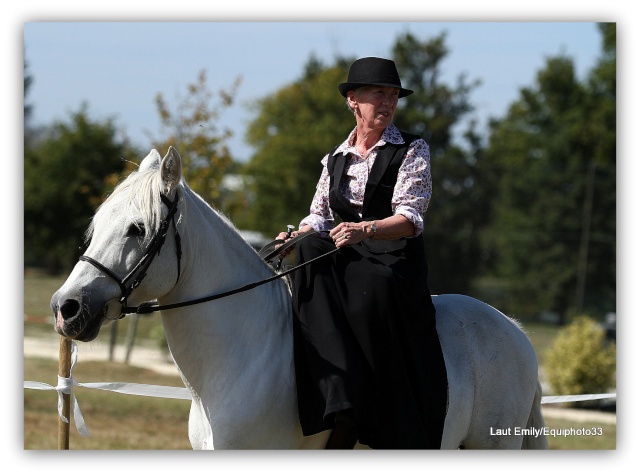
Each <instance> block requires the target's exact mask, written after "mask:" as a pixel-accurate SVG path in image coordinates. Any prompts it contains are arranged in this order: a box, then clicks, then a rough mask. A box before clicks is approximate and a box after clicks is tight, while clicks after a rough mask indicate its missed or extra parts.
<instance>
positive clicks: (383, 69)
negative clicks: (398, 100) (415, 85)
mask: <svg viewBox="0 0 640 475" xmlns="http://www.w3.org/2000/svg"><path fill="white" fill-rule="evenodd" d="M362 86H383V87H397V88H398V89H400V94H399V97H405V96H408V95H409V94H413V91H412V90H410V89H404V88H403V87H402V84H401V83H400V76H399V75H398V70H397V69H396V63H394V62H393V61H391V60H390V59H383V58H360V59H357V60H356V61H354V62H353V64H352V65H351V67H350V68H349V76H348V77H347V82H343V83H342V84H339V85H338V90H339V91H340V94H342V95H343V96H344V97H347V92H349V91H353V90H355V89H357V88H359V87H362Z"/></svg>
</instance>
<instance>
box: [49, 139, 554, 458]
mask: <svg viewBox="0 0 640 475" xmlns="http://www.w3.org/2000/svg"><path fill="white" fill-rule="evenodd" d="M161 195H164V197H163V198H161ZM167 198H168V199H167ZM165 205H166V206H165ZM169 213H171V214H169ZM173 213H175V215H172V214H173ZM168 214H169V216H168ZM163 220H164V224H162V222H163ZM167 227H168V228H169V229H168V230H167ZM174 227H175V229H174ZM159 228H162V229H164V231H165V233H166V242H165V243H164V246H163V247H162V252H160V248H159V247H158V246H157V242H158V239H157V238H156V239H155V241H153V238H154V236H156V235H158V229H159ZM162 229H161V231H160V233H162ZM178 232H179V235H180V236H181V240H180V241H181V242H179V241H178V234H177V233H178ZM88 235H89V236H91V243H90V245H89V247H88V249H87V251H86V253H85V256H83V258H81V261H80V262H78V264H76V266H75V268H74V269H73V271H72V273H71V274H70V276H69V277H68V279H67V281H66V282H65V283H64V284H63V286H62V287H61V288H60V289H59V290H58V291H57V292H56V293H55V294H54V295H53V297H52V300H51V306H52V309H53V312H54V316H55V328H56V330H57V331H58V332H59V333H60V334H62V335H65V336H67V337H69V338H73V339H76V340H80V341H90V340H92V339H94V338H95V337H96V336H97V335H98V332H99V330H100V327H101V326H102V324H103V323H104V322H105V321H108V320H113V319H116V318H119V317H121V314H122V309H123V306H125V307H126V305H127V304H128V305H134V306H137V305H141V304H143V303H144V302H150V301H154V300H157V303H158V304H160V305H167V304H172V303H176V302H184V301H188V300H192V299H197V298H200V297H203V296H208V295H211V294H215V293H217V292H225V291H229V290H232V289H236V288H238V287H242V286H244V285H245V284H247V283H251V282H256V281H258V280H261V279H266V278H269V277H273V276H274V271H273V270H272V268H271V267H270V266H269V265H267V264H266V263H265V262H264V261H263V260H262V259H261V258H260V257H259V255H258V253H256V252H255V251H254V250H253V248H251V247H250V246H249V244H247V243H246V242H245V241H244V240H243V239H242V238H241V237H240V235H239V233H238V232H237V230H236V229H235V228H234V227H233V226H232V225H231V224H230V223H229V221H228V220H227V219H225V218H224V217H223V216H221V215H220V214H218V213H217V212H216V211H214V210H213V209H212V208H211V207H210V206H209V205H208V204H207V203H205V201H204V200H202V199H201V198H200V197H199V196H198V195H197V194H196V193H195V192H193V191H192V190H191V189H190V188H189V187H188V185H187V184H186V183H185V181H184V179H183V178H182V162H181V159H180V156H179V154H178V153H177V152H176V150H175V149H174V148H173V147H171V148H170V149H169V151H168V153H167V155H166V156H165V157H164V158H162V157H161V156H160V155H159V154H158V152H157V151H155V150H152V151H151V152H150V153H149V155H148V156H147V157H146V158H145V159H144V160H143V162H142V163H141V165H140V168H139V170H138V171H136V172H133V173H131V174H130V175H129V177H128V178H127V179H126V180H124V181H123V182H122V183H121V184H120V185H119V186H118V187H117V188H116V189H115V190H114V192H113V193H112V194H111V196H110V197H109V198H108V199H107V200H106V201H105V203H104V204H103V205H102V206H101V207H100V208H99V209H98V211H97V213H96V215H95V216H94V218H93V221H92V224H91V226H90V229H89V231H88ZM161 245H162V244H160V246H161ZM154 246H156V247H154ZM149 247H151V248H152V249H151V251H150V252H147V253H146V254H145V251H146V250H148V249H149ZM177 248H181V250H182V257H181V258H180V257H179V254H178V257H176V256H177V254H176V251H177ZM145 256H146V257H145ZM149 256H152V257H149ZM151 260H152V261H153V262H151ZM140 261H143V264H141V265H138V263H139V262H140ZM143 273H144V274H146V277H143V278H140V276H139V274H143ZM123 276H127V278H124V277H123ZM131 279H136V280H137V281H138V282H136V283H135V284H129V285H128V282H129V280H131ZM433 302H434V304H435V307H436V320H437V330H438V334H439V336H440V339H441V344H442V350H443V353H444V360H445V365H446V369H447V374H448V378H449V382H448V383H449V401H448V408H447V414H446V419H445V425H444V432H443V436H442V445H441V448H442V449H458V448H462V447H464V448H468V449H479V448H486V449H520V448H546V447H547V445H546V439H545V438H544V436H542V435H539V436H536V435H534V429H540V428H541V427H543V426H544V421H543V419H542V414H541V410H540V399H541V388H540V384H539V382H538V367H537V361H536V356H535V353H534V351H533V348H532V347H531V344H530V342H529V340H528V339H527V337H526V336H525V334H524V333H523V332H522V331H521V329H520V327H519V326H518V325H517V324H516V323H515V322H514V321H512V320H511V319H509V318H508V317H506V316H505V315H503V314H502V313H500V312H498V311H497V310H495V309H494V308H492V307H490V306H489V305H487V304H485V303H482V302H480V301H478V300H475V299H472V298H470V297H466V296H462V295H440V296H434V298H433ZM161 314H162V322H163V325H164V329H165V332H166V336H167V341H168V344H169V348H170V350H171V354H172V356H173V358H174V360H175V363H176V365H177V367H178V370H179V372H180V374H181V376H182V379H183V381H184V384H185V386H186V387H187V388H188V389H189V390H190V391H191V394H192V397H193V400H192V405H191V411H190V415H189V440H190V442H191V445H192V446H193V448H194V449H213V448H214V447H215V448H216V449H241V448H244V449H257V448H264V449H276V448H279V449H302V448H310V449H320V448H323V447H324V446H325V443H326V441H327V439H328V436H329V432H328V431H325V432H322V433H320V434H316V435H314V436H310V437H305V436H303V434H302V431H301V428H300V424H299V421H298V414H297V402H296V386H295V376H294V367H293V351H292V312H291V295H290V291H289V288H288V286H287V284H286V282H285V281H284V278H274V280H272V281H271V282H269V283H267V284H265V285H261V286H258V287H256V288H254V289H252V290H249V291H246V292H242V293H238V294H234V295H231V296H228V297H225V298H220V299H216V300H211V301H208V302H204V303H201V304H198V305H193V306H186V307H182V308H174V309H167V310H163V311H162V312H161ZM425 364H428V362H425ZM527 434H531V435H527Z"/></svg>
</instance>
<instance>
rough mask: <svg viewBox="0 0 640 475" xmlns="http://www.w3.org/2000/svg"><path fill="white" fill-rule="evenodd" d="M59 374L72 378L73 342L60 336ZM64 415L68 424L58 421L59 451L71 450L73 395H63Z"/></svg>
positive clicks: (60, 419)
mask: <svg viewBox="0 0 640 475" xmlns="http://www.w3.org/2000/svg"><path fill="white" fill-rule="evenodd" d="M58 374H59V375H60V376H61V377H63V378H69V377H71V340H70V339H68V338H66V337H64V336H62V335H61V336H60V356H59V361H58ZM62 415H63V416H64V417H66V418H67V421H68V422H65V421H63V420H62V418H59V419H58V450H69V423H70V422H71V395H70V394H63V395H62Z"/></svg>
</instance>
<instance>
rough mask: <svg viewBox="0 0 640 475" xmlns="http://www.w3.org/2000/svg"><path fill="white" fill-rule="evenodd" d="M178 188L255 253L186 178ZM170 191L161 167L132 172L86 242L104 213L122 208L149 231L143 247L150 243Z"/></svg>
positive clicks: (180, 215) (92, 225) (100, 209)
mask: <svg viewBox="0 0 640 475" xmlns="http://www.w3.org/2000/svg"><path fill="white" fill-rule="evenodd" d="M177 189H178V190H179V193H180V194H181V198H180V199H181V200H182V199H184V198H185V197H186V195H187V194H189V195H190V196H191V197H192V198H193V199H194V200H195V202H196V203H199V205H198V206H199V207H200V208H201V209H208V210H210V211H211V216H212V217H213V218H214V219H215V218H217V220H218V221H219V222H220V223H222V226H220V227H219V228H218V231H220V232H222V234H224V235H226V236H227V237H228V238H229V239H231V240H233V241H236V242H243V243H245V244H246V248H245V250H246V249H247V248H248V249H250V250H251V251H254V252H255V250H254V249H253V248H252V247H251V246H250V245H249V243H247V242H246V241H244V239H242V237H241V236H240V232H239V231H238V229H237V228H236V226H235V224H234V223H233V222H232V221H231V220H230V219H229V218H228V217H227V216H226V215H224V214H222V213H220V212H219V211H217V210H216V209H214V208H213V207H212V206H211V205H209V204H208V203H207V202H206V201H205V200H204V199H203V198H202V197H201V196H200V195H199V194H197V193H196V192H194V191H193V190H192V189H191V188H190V187H189V185H188V184H187V182H186V181H185V180H184V177H183V178H182V179H181V180H180V183H179V185H178V188H177ZM166 192H167V190H166V189H165V184H164V182H163V181H162V177H161V176H160V173H158V170H157V168H148V169H143V170H136V171H133V172H131V173H130V174H129V176H127V177H126V178H125V179H124V180H123V181H122V182H120V183H119V184H118V185H117V186H116V187H115V189H114V190H113V191H112V192H111V194H110V195H109V196H108V197H107V199H106V200H105V201H104V202H103V203H102V204H101V205H100V206H99V207H98V209H97V210H96V213H95V215H94V217H93V219H92V220H91V223H90V224H89V227H88V229H87V231H86V233H85V242H86V243H88V242H89V241H90V240H91V236H92V235H93V232H94V229H95V221H96V219H97V218H98V217H99V215H100V214H101V212H102V213H104V212H105V209H107V208H110V207H115V208H117V209H119V210H120V212H124V213H127V214H128V216H129V218H130V219H129V221H128V222H130V223H134V224H137V225H138V226H144V229H145V230H146V232H145V233H144V239H143V242H142V245H147V244H149V242H150V241H151V239H152V238H153V235H154V234H155V233H156V232H157V231H158V229H159V228H160V224H161V223H162V207H163V203H162V199H161V198H160V195H161V194H163V193H166ZM184 218H185V216H184V211H183V212H181V213H178V215H177V222H178V223H179V222H181V221H183V220H184ZM255 254H256V256H257V255H258V254H257V252H256V253H255Z"/></svg>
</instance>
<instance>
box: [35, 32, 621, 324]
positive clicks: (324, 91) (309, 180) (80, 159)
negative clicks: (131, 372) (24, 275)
mask: <svg viewBox="0 0 640 475" xmlns="http://www.w3.org/2000/svg"><path fill="white" fill-rule="evenodd" d="M599 28H600V30H601V33H602V39H603V42H602V45H603V47H602V55H601V57H600V60H599V62H598V64H597V65H596V66H595V67H594V68H593V70H592V71H590V74H589V75H588V77H587V78H586V80H581V79H579V78H577V77H576V72H575V69H574V65H573V62H572V60H571V59H570V58H567V57H563V56H558V57H551V58H548V59H547V62H546V64H545V66H544V67H543V68H542V69H541V70H540V71H538V73H537V75H536V77H534V78H532V83H531V85H530V86H528V87H524V88H522V89H521V91H520V95H519V97H518V98H517V99H516V100H515V101H514V102H513V103H512V104H511V106H510V108H509V110H508V111H507V113H506V115H505V116H504V117H501V118H493V120H492V121H491V124H490V127H489V130H488V131H487V132H486V133H485V132H482V133H481V132H480V131H479V130H478V128H477V125H476V124H475V123H474V121H473V112H474V106H473V104H472V103H471V100H470V95H471V93H472V92H473V90H474V88H475V87H476V86H477V85H478V84H479V82H478V81H477V80H475V79H473V78H471V79H469V78H467V77H466V76H465V75H464V74H461V75H460V76H459V77H458V78H457V80H456V81H455V82H454V83H453V84H449V83H447V82H446V81H444V80H443V79H442V77H443V74H442V65H443V61H444V60H445V59H446V58H447V55H448V53H449V51H448V48H447V45H446V35H444V34H442V35H438V36H436V37H434V38H425V39H420V38H416V37H414V36H412V35H411V34H404V35H401V36H399V37H398V38H396V39H395V42H394V44H393V45H390V46H391V47H390V54H389V56H390V57H392V58H393V59H394V60H395V61H396V64H397V66H398V69H399V72H400V75H401V77H402V80H403V85H405V86H406V87H408V88H410V89H413V90H414V91H415V93H414V94H413V95H411V96H409V97H407V98H406V99H403V100H401V101H400V104H399V107H398V111H397V113H396V117H395V123H396V125H397V126H398V127H399V128H400V129H402V130H406V131H408V132H412V133H417V134H420V135H421V136H422V137H423V138H424V139H425V140H426V141H427V142H428V143H429V145H430V148H431V160H432V172H433V198H432V201H431V204H430V207H429V210H428V211H427V214H426V217H425V223H426V227H425V233H424V239H425V244H426V246H427V250H428V255H429V262H430V269H431V270H430V286H431V290H432V291H433V292H434V293H464V294H469V295H473V296H475V297H478V298H481V299H483V300H486V301H487V302H489V303H491V304H492V305H494V306H496V307H498V308H500V309H501V310H503V311H504V312H505V313H508V314H511V315H515V316H517V317H519V318H529V317H533V316H535V315H536V314H538V313H540V312H543V311H544V312H553V313H554V314H555V315H558V316H559V317H560V321H562V319H563V318H565V317H570V316H572V315H577V314H584V313H593V314H597V315H602V314H604V313H605V312H606V311H615V292H616V279H615V277H616V273H615V271H616V267H615V264H616V175H615V170H616V168H615V165H616V122H615V117H616V108H615V104H616V95H615V92H616V54H615V51H616V37H615V24H600V25H599ZM354 59H355V58H344V57H336V58H335V60H334V61H333V62H332V63H331V64H323V63H322V62H321V61H319V60H318V59H317V58H315V57H313V56H311V57H310V58H309V60H308V61H307V63H306V64H305V65H304V67H303V70H302V71H301V74H300V77H299V78H297V79H295V80H293V81H292V82H291V83H290V84H288V85H285V86H283V87H282V88H280V89H278V90H276V91H274V92H273V93H272V94H270V95H268V96H266V97H263V98H260V99H259V100H257V101H256V103H255V104H254V105H253V108H254V111H255V116H254V117H255V118H254V119H253V121H252V122H251V123H250V124H249V127H248V130H247V135H246V141H247V143H249V144H250V145H252V147H253V149H254V154H253V156H252V157H251V158H250V160H249V161H247V162H244V163H241V162H236V161H234V158H233V156H232V153H231V152H230V151H229V149H228V148H227V145H226V141H227V139H228V138H229V137H230V134H231V133H232V132H231V131H229V130H227V129H225V128H224V127H223V126H222V125H220V124H222V123H224V118H223V112H224V110H225V109H226V108H227V107H229V106H230V105H231V104H232V103H233V101H234V98H235V93H236V91H237V88H238V87H239V86H240V79H238V80H237V81H235V82H234V83H233V84H231V85H230V86H229V87H228V88H226V89H223V90H221V91H218V92H216V93H214V92H212V91H211V90H210V89H209V86H208V84H207V77H206V73H205V72H204V71H202V72H201V73H200V74H199V76H198V77H197V78H196V80H195V82H194V83H193V84H190V85H189V86H188V87H187V90H186V91H185V93H184V95H183V96H181V97H179V98H177V100H176V101H173V102H172V101H168V100H167V99H166V98H165V97H164V96H163V95H162V94H158V95H157V98H156V106H157V110H158V113H159V115H160V118H161V122H162V130H161V131H160V133H159V136H158V137H156V138H154V139H153V140H152V144H151V147H149V146H147V147H145V150H144V151H142V152H141V151H139V150H136V149H135V147H133V146H131V144H129V142H128V141H127V140H126V138H124V139H123V138H121V134H120V133H119V131H117V130H116V128H115V127H114V124H113V122H112V121H110V120H106V121H92V120H90V119H89V117H88V113H87V110H86V109H82V110H80V111H77V112H75V113H72V114H71V116H70V118H69V121H68V123H56V124H52V125H51V126H50V127H47V128H45V129H43V130H33V129H31V128H30V127H29V117H30V113H31V105H30V104H29V103H28V90H29V84H30V83H31V81H32V80H33V79H35V80H37V78H31V77H30V75H29V72H28V67H27V66H28V65H27V64H26V63H25V83H24V85H25V158H24V165H25V167H24V230H25V243H24V245H25V265H40V266H46V267H47V268H49V269H50V270H51V271H55V272H67V271H68V270H69V269H70V268H71V266H72V265H73V263H74V262H75V261H76V259H77V255H78V254H79V252H78V247H79V246H80V245H81V241H82V234H83V232H84V230H85V229H86V227H87V225H88V222H89V219H90V217H91V216H92V215H93V213H94V211H95V208H96V207H97V206H98V205H99V203H100V202H101V200H102V199H104V196H105V195H106V194H107V193H108V192H109V191H110V190H111V189H112V188H113V186H114V185H115V184H116V183H117V181H118V180H119V179H120V178H121V177H122V175H123V174H126V173H128V172H129V171H130V170H131V169H133V168H135V163H139V162H140V160H141V159H142V158H143V157H144V156H145V155H146V154H147V153H148V151H149V149H150V148H157V149H158V150H159V151H161V153H162V152H163V151H165V150H166V148H167V147H168V145H173V146H175V147H176V148H177V149H178V150H179V152H180V153H181V155H182V157H183V159H184V160H185V163H186V170H185V175H186V177H187V180H188V181H189V184H190V186H191V187H192V188H193V189H194V190H195V191H197V192H198V193H200V194H201V195H202V196H203V197H204V198H205V199H206V200H207V201H208V202H209V203H211V204H212V205H213V206H214V207H216V208H218V209H219V210H220V211H222V212H223V213H225V214H227V215H229V217H230V218H231V219H232V220H233V221H234V223H235V224H236V225H237V226H238V227H239V228H242V229H250V230H254V231H259V232H261V233H263V234H264V235H265V236H266V237H267V238H268V239H272V238H273V237H274V236H275V235H276V234H277V233H278V232H280V231H282V230H284V229H285V228H286V225H287V224H294V225H297V224H298V223H299V221H300V219H301V218H302V217H304V216H306V215H307V214H308V210H309V204H310V201H311V198H312V196H313V193H314V191H315V186H316V182H317V180H318V177H319V173H320V170H321V165H320V160H321V158H322V157H323V156H324V155H325V154H326V153H327V152H329V151H330V150H331V149H332V148H333V147H335V146H336V145H338V144H339V143H340V142H342V141H343V140H344V138H345V137H346V136H347V134H348V133H349V131H350V130H351V129H352V128H353V127H354V120H353V116H352V115H351V113H350V112H349V111H348V110H347V108H346V105H345V103H344V99H343V98H342V97H341V96H340V95H339V94H338V91H337V84H339V83H340V82H343V81H344V80H345V78H346V74H347V70H348V67H349V65H350V64H351V62H352V61H353V60H354ZM131 162H134V163H131Z"/></svg>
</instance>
